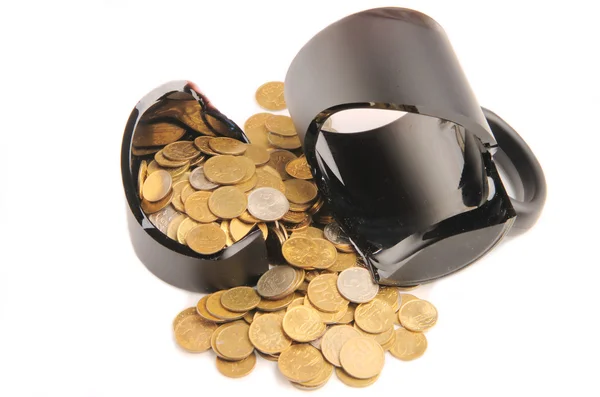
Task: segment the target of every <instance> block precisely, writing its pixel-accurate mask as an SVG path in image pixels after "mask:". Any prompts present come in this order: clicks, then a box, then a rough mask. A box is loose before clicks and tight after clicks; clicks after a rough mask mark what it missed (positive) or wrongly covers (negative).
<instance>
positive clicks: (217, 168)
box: [204, 155, 246, 185]
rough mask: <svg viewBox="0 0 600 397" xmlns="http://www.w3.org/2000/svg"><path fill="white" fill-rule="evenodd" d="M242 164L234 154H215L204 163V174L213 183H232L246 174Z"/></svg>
mask: <svg viewBox="0 0 600 397" xmlns="http://www.w3.org/2000/svg"><path fill="white" fill-rule="evenodd" d="M244 165H245V164H244V163H242V162H240V161H239V160H238V158H237V157H234V156H229V155H223V156H215V157H211V158H209V159H208V160H206V162H205V163H204V175H205V176H206V178H207V179H208V180H209V181H211V182H213V183H218V184H220V185H233V184H236V183H238V182H240V181H241V180H242V179H244V177H245V176H246V168H245V167H244Z"/></svg>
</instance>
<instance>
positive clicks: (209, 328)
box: [175, 315, 217, 353]
mask: <svg viewBox="0 0 600 397" xmlns="http://www.w3.org/2000/svg"><path fill="white" fill-rule="evenodd" d="M216 329H217V325H216V324H215V323H213V322H210V321H206V320H205V319H203V318H202V317H200V316H198V315H190V316H187V317H185V318H184V319H183V320H181V321H180V322H179V324H178V325H177V327H176V328H175V340H176V341H177V344H178V345H179V346H181V347H182V348H184V349H185V350H187V351H190V352H193V353H199V352H203V351H206V350H208V349H210V337H211V336H212V333H213V332H214V331H215V330H216Z"/></svg>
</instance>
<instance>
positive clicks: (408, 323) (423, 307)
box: [398, 299, 438, 332]
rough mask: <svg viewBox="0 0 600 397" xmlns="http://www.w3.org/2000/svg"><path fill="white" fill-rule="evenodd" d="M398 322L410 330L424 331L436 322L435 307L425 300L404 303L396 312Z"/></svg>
mask: <svg viewBox="0 0 600 397" xmlns="http://www.w3.org/2000/svg"><path fill="white" fill-rule="evenodd" d="M398 316H399V319H400V323H401V324H402V326H403V327H404V328H406V329H408V330H410V331H415V332H424V331H427V330H428V329H429V328H431V327H433V326H434V325H435V323H436V322H437V317H438V313H437V309H436V308H435V306H433V305H432V304H431V303H429V302H428V301H426V300H421V299H419V300H413V301H410V302H408V303H405V304H403V305H402V307H401V308H400V311H399V312H398Z"/></svg>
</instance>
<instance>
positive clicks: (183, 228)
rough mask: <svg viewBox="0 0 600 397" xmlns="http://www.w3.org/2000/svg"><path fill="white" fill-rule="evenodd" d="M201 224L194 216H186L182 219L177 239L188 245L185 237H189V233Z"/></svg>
mask: <svg viewBox="0 0 600 397" xmlns="http://www.w3.org/2000/svg"><path fill="white" fill-rule="evenodd" d="M199 224H200V223H199V222H196V221H195V220H193V219H192V218H185V219H184V220H183V221H181V224H180V225H179V227H178V228H177V241H179V243H180V244H185V245H187V243H186V241H185V239H186V238H187V235H188V233H189V232H190V230H192V229H193V228H195V227H196V226H198V225H199Z"/></svg>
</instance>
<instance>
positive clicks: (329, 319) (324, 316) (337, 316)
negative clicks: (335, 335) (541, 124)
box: [304, 296, 350, 325]
mask: <svg viewBox="0 0 600 397" xmlns="http://www.w3.org/2000/svg"><path fill="white" fill-rule="evenodd" d="M304 306H310V307H312V308H313V309H315V310H316V311H317V313H319V316H321V320H322V321H323V322H324V323H325V324H327V325H329V324H337V323H338V321H340V320H341V319H342V318H343V317H344V316H345V315H346V312H347V311H348V307H350V306H344V307H342V308H341V309H340V310H339V311H337V312H335V313H328V312H323V311H321V310H319V309H317V308H316V307H314V306H313V305H312V304H311V303H310V300H309V299H308V296H305V297H304Z"/></svg>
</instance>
